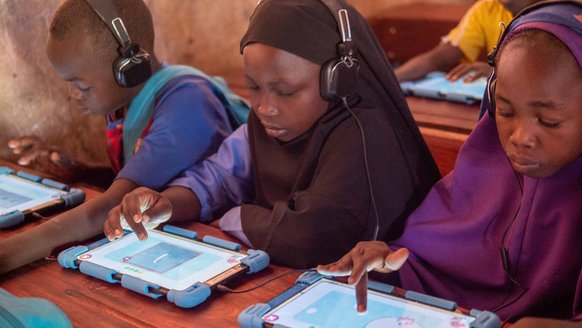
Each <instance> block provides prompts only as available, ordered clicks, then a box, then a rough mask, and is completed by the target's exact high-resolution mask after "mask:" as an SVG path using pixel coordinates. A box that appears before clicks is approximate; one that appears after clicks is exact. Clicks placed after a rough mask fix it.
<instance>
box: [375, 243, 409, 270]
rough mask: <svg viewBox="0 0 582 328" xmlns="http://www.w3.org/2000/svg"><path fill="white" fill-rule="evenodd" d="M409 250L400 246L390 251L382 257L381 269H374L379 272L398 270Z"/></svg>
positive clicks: (406, 257)
mask: <svg viewBox="0 0 582 328" xmlns="http://www.w3.org/2000/svg"><path fill="white" fill-rule="evenodd" d="M408 255H409V251H408V249H406V248H400V249H398V250H397V251H395V252H392V253H390V254H388V256H386V258H385V259H384V265H383V267H382V268H381V269H376V271H380V272H392V271H397V270H400V268H401V267H402V265H403V264H404V262H406V260H407V259H408Z"/></svg>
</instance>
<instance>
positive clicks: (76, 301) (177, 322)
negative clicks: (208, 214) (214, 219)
mask: <svg viewBox="0 0 582 328" xmlns="http://www.w3.org/2000/svg"><path fill="white" fill-rule="evenodd" d="M81 188H82V189H83V190H85V192H87V199H90V198H92V197H95V196H97V195H99V192H97V191H92V190H90V189H88V188H85V187H81ZM25 222H26V221H25ZM41 223H42V222H41V221H38V220H37V221H31V222H28V223H24V224H22V225H19V226H18V227H16V228H15V229H4V230H0V239H4V238H8V237H9V236H11V235H13V234H16V233H19V232H22V231H25V230H27V229H30V228H32V227H34V226H36V225H38V224H41ZM180 226H181V227H183V228H188V229H191V230H195V231H197V232H198V233H199V235H200V237H203V236H204V235H212V236H215V237H219V238H223V239H227V240H230V241H236V240H235V239H234V238H232V237H230V236H229V235H227V234H225V233H223V232H221V231H220V230H218V229H216V228H213V227H210V226H207V225H204V224H200V223H185V224H181V225H180ZM287 270H288V269H287V268H283V267H278V266H274V265H270V266H269V267H268V268H266V269H265V270H263V271H261V272H258V273H255V274H253V275H249V276H246V275H245V276H240V277H237V278H235V279H233V280H231V281H230V282H229V283H227V285H228V286H229V287H230V288H233V289H246V288H250V287H253V286H255V285H256V284H258V283H260V282H262V281H263V280H265V279H268V278H271V277H273V276H275V275H277V274H280V273H283V272H286V271H287ZM298 276H299V273H292V274H289V275H286V276H284V277H282V278H280V279H278V280H275V281H274V282H272V283H270V284H268V285H267V286H265V287H262V288H259V289H256V290H254V291H251V292H248V293H242V294H231V293H221V292H219V291H216V290H215V291H213V292H212V294H211V296H210V298H209V299H207V300H206V301H205V302H204V303H202V304H200V305H198V306H197V307H194V308H193V309H183V308H180V307H178V306H176V305H174V304H172V303H170V302H168V301H167V300H165V299H160V300H155V299H152V298H149V297H147V296H144V295H140V294H138V293H136V292H133V291H131V290H128V289H125V288H123V287H121V286H120V285H119V284H110V283H108V282H105V281H103V280H99V279H97V278H93V277H90V276H87V275H85V274H82V273H80V272H79V271H78V270H71V269H65V268H63V267H61V266H60V265H59V264H58V263H57V261H55V260H47V259H45V260H40V261H36V262H34V263H31V264H29V265H26V266H24V267H21V268H19V269H16V270H14V271H11V272H9V273H7V274H5V275H2V276H0V287H2V288H4V289H6V290H8V291H9V292H11V293H13V294H15V295H17V296H23V297H41V298H45V299H48V300H50V301H52V302H53V303H55V304H56V305H57V306H59V307H60V308H61V309H62V310H63V311H64V312H65V313H66V314H67V316H68V317H69V319H70V320H71V322H72V323H73V326H75V327H172V328H176V327H193V326H195V327H235V326H237V323H236V319H237V316H238V314H239V313H240V312H241V311H243V310H244V309H245V308H247V307H248V306H250V305H252V304H255V303H261V302H267V301H269V300H270V299H271V298H273V297H275V296H277V295H278V294H279V293H281V292H283V291H284V290H286V289H287V288H289V287H291V286H292V285H293V284H294V283H295V279H296V278H297V277H298Z"/></svg>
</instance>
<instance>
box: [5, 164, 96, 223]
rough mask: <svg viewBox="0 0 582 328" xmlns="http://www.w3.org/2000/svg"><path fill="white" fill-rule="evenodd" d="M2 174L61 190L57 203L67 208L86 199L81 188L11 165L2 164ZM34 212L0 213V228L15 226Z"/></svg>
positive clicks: (15, 211) (29, 210)
mask: <svg viewBox="0 0 582 328" xmlns="http://www.w3.org/2000/svg"><path fill="white" fill-rule="evenodd" d="M0 175H13V176H17V177H19V178H22V179H24V180H25V181H27V182H28V183H31V184H35V185H40V186H43V187H45V188H51V189H55V190H59V192H60V196H59V197H60V199H59V200H58V201H57V203H58V204H62V205H63V206H65V207H67V208H70V207H74V206H77V205H79V204H81V203H82V202H83V201H84V200H85V192H84V191H82V190H80V189H76V188H70V187H69V186H68V185H66V184H64V183H61V182H58V181H54V180H51V179H46V178H41V177H39V176H36V175H34V174H30V173H28V172H24V171H17V172H15V171H14V170H12V169H11V168H9V167H6V166H1V167H0ZM41 207H42V206H41ZM48 207H50V205H47V206H46V207H42V208H37V210H39V209H46V208H48ZM32 212H33V211H32V210H31V209H24V210H14V211H11V212H8V213H4V214H1V215H0V229H1V228H9V227H12V226H15V225H17V224H19V223H22V222H23V221H24V220H25V218H26V217H27V216H28V215H30V214H32Z"/></svg>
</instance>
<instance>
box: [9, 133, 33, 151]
mask: <svg viewBox="0 0 582 328" xmlns="http://www.w3.org/2000/svg"><path fill="white" fill-rule="evenodd" d="M39 142H41V140H40V139H39V138H38V137H35V136H24V137H19V138H15V139H12V140H9V141H8V147H10V148H12V149H15V148H21V149H26V148H30V147H33V146H35V145H36V144H38V143H39Z"/></svg>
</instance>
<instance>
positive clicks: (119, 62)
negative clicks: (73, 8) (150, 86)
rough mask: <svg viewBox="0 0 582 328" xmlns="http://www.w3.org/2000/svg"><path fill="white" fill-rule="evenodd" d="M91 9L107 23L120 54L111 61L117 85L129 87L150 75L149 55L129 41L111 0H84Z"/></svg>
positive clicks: (141, 81)
mask: <svg viewBox="0 0 582 328" xmlns="http://www.w3.org/2000/svg"><path fill="white" fill-rule="evenodd" d="M86 1H87V3H88V4H89V6H90V7H91V9H93V11H94V12H95V13H96V14H97V16H99V18H101V20H102V21H103V22H104V23H105V25H107V28H108V29H109V31H111V33H112V34H113V36H114V37H115V40H117V43H119V48H118V49H117V51H118V52H119V54H120V56H119V57H118V58H117V59H116V60H115V61H114V62H113V76H114V77H115V81H116V82H117V84H118V85H120V86H121V87H124V88H131V87H134V86H137V85H139V84H141V83H143V82H145V81H146V80H147V79H148V78H149V77H150V76H151V65H150V55H149V54H148V53H147V52H146V51H145V50H143V49H141V48H140V46H139V45H138V44H137V43H134V42H131V39H130V38H129V33H127V29H126V28H125V25H124V24H123V20H121V17H120V16H119V13H118V12H117V8H116V7H115V4H114V3H113V1H112V0H86Z"/></svg>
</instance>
